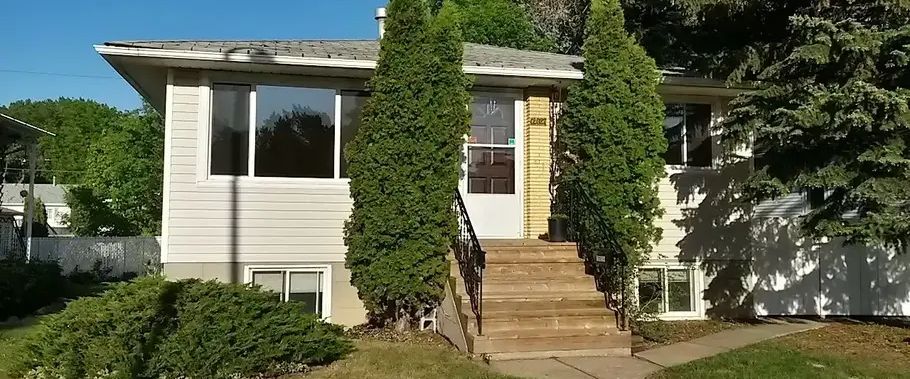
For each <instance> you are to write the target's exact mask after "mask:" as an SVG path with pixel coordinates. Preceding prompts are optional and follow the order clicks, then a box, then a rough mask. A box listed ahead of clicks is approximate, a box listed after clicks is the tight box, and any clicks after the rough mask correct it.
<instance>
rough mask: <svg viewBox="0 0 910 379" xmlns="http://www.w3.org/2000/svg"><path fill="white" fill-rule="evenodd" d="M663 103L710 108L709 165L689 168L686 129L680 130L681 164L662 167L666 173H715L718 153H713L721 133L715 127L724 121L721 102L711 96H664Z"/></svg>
mask: <svg viewBox="0 0 910 379" xmlns="http://www.w3.org/2000/svg"><path fill="white" fill-rule="evenodd" d="M663 103H664V104H665V105H666V104H701V105H710V106H711V123H710V125H709V126H708V127H709V128H710V130H709V132H710V133H711V164H710V165H709V166H689V165H687V164H686V161H687V160H688V155H689V150H688V146H687V143H686V129H687V128H686V127H683V128H682V135H681V136H680V138H682V140H681V142H682V157H681V158H682V162H683V164H681V165H669V164H668V165H664V166H665V168H666V170H667V171H673V172H684V171H694V172H697V171H715V170H717V168H718V164H719V162H718V158H719V155H720V154H719V152H718V151H715V147H716V145H717V143H716V142H717V141H718V138H720V135H721V133H720V132H719V131H717V130H716V128H715V127H716V126H717V125H718V124H720V122H722V121H723V119H724V113H723V100H722V99H721V98H719V97H712V96H685V95H668V96H664V98H663Z"/></svg>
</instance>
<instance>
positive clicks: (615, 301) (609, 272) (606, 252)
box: [560, 182, 629, 330]
mask: <svg viewBox="0 0 910 379" xmlns="http://www.w3.org/2000/svg"><path fill="white" fill-rule="evenodd" d="M563 185H564V186H566V188H564V191H560V192H562V194H561V195H562V196H564V198H563V200H564V201H563V206H562V207H561V208H562V209H563V211H564V212H565V213H566V216H568V221H569V231H568V232H569V240H571V241H573V242H576V243H577V244H578V254H579V257H581V258H583V259H584V260H585V267H586V268H587V269H588V270H590V271H593V274H594V277H595V281H596V283H597V290H598V291H601V292H603V293H604V294H605V295H606V298H607V306H608V307H609V308H610V309H612V310H613V311H615V312H616V315H617V322H618V326H619V328H620V330H626V329H627V328H628V325H629V324H628V314H627V312H626V308H627V305H628V304H627V303H626V301H627V299H626V293H627V291H628V288H627V286H626V284H627V275H628V273H629V272H628V270H629V267H628V256H627V255H626V251H625V249H624V247H623V245H622V244H621V243H620V242H619V240H617V238H616V234H615V232H614V231H613V226H612V223H611V222H610V220H609V219H608V218H607V216H606V215H605V214H604V213H603V207H602V206H601V205H600V203H599V202H598V201H597V200H596V199H595V197H594V196H593V195H592V194H591V193H590V192H589V190H588V189H587V187H585V186H584V185H583V184H581V183H578V182H569V183H565V184H563Z"/></svg>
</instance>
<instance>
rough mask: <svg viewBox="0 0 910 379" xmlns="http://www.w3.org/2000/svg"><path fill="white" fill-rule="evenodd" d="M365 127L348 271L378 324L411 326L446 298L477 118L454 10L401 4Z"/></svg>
mask: <svg viewBox="0 0 910 379" xmlns="http://www.w3.org/2000/svg"><path fill="white" fill-rule="evenodd" d="M388 14H389V18H388V19H387V20H386V32H385V35H384V37H383V39H382V41H381V43H380V55H379V62H378V64H377V67H376V72H375V74H374V76H373V78H372V79H371V80H370V81H369V88H370V91H371V97H370V99H369V100H368V101H367V103H366V105H365V107H364V111H363V115H362V126H361V127H360V129H359V130H358V134H357V135H356V136H355V138H354V140H353V142H352V143H350V144H349V145H348V147H347V148H346V151H345V154H346V156H347V158H348V161H349V162H350V167H349V170H348V173H349V174H350V178H351V197H352V199H353V201H354V208H353V212H352V214H351V217H350V219H349V220H348V222H347V224H346V225H345V242H346V244H347V246H348V253H347V256H346V267H348V268H349V269H350V270H351V283H352V284H353V285H354V286H355V287H356V288H357V289H358V293H359V296H360V298H361V300H363V302H364V304H365V306H366V308H367V310H368V311H369V313H370V317H371V319H372V321H373V322H375V323H378V324H391V323H394V324H395V325H396V326H397V327H398V328H399V329H404V328H407V327H409V326H410V324H411V323H412V322H413V320H414V318H415V317H417V316H419V315H420V314H421V313H422V312H423V311H424V310H425V309H426V308H427V307H434V306H436V305H437V304H438V303H439V301H440V300H441V299H442V297H443V286H444V283H445V280H446V278H447V275H448V270H449V264H448V263H447V261H446V254H447V252H448V248H449V246H450V244H451V242H452V239H453V237H454V233H455V231H456V229H455V225H456V221H455V215H454V213H453V212H452V201H453V193H454V191H455V189H456V188H457V185H458V175H459V164H460V157H461V146H462V144H463V136H464V134H465V133H466V132H467V125H468V120H469V114H468V108H467V105H468V100H469V97H468V94H467V79H466V77H465V76H464V74H463V72H462V49H463V47H462V42H461V39H460V35H459V32H458V28H457V24H456V23H455V19H454V17H453V15H452V12H451V11H450V10H449V9H448V8H447V7H445V6H444V7H443V9H442V10H440V13H439V15H438V16H437V17H435V18H434V17H431V16H430V13H429V8H428V7H427V4H426V3H425V1H423V0H392V1H391V2H390V4H389V7H388Z"/></svg>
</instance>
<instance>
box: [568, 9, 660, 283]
mask: <svg viewBox="0 0 910 379" xmlns="http://www.w3.org/2000/svg"><path fill="white" fill-rule="evenodd" d="M586 34H587V36H586V38H585V42H584V46H583V49H582V50H583V56H584V58H585V63H584V79H583V80H581V81H579V82H577V83H576V84H573V85H572V86H571V87H570V88H569V92H568V98H567V102H566V113H565V114H564V115H563V116H562V118H561V119H560V121H559V124H558V125H557V128H558V129H557V133H556V134H557V137H558V140H557V145H556V148H557V151H558V153H559V157H558V159H557V164H558V165H559V166H558V167H559V171H560V175H559V178H558V194H557V196H558V199H559V200H558V201H560V202H562V203H563V204H562V205H560V204H557V205H558V207H564V206H567V205H569V204H565V202H566V201H568V199H567V196H566V195H565V193H566V191H567V190H570V188H571V187H572V186H575V185H578V186H582V187H583V188H585V189H587V191H588V193H590V194H591V195H592V197H593V198H594V200H595V201H596V202H597V203H598V204H599V205H600V206H601V207H602V209H599V211H601V212H602V213H603V215H604V216H605V217H606V219H607V220H609V222H610V223H611V225H610V228H611V230H612V232H613V234H614V235H615V236H616V238H617V239H618V241H619V242H620V244H621V245H622V246H623V247H624V250H625V252H626V254H627V258H628V262H629V265H630V266H632V267H634V266H635V265H636V264H638V263H639V262H640V261H641V259H642V257H644V256H647V254H648V253H649V252H650V251H651V249H652V243H655V242H657V241H659V239H660V236H661V229H660V228H658V227H656V226H654V221H655V219H657V218H658V217H660V216H661V215H662V213H663V211H662V209H661V208H660V203H659V200H658V197H657V185H658V180H659V179H660V178H661V177H663V175H664V160H663V154H664V152H665V151H666V149H667V141H666V138H665V137H664V135H663V112H664V106H663V103H662V101H661V98H660V96H659V95H658V93H657V86H658V83H659V80H660V78H659V74H658V72H657V68H656V66H655V63H654V60H652V59H651V58H649V57H648V55H647V54H646V53H645V51H644V49H642V47H641V46H639V45H638V44H637V43H636V42H635V40H634V39H633V38H632V37H631V36H630V35H629V34H628V33H627V32H626V31H625V30H624V29H623V13H622V9H621V7H620V5H619V1H618V0H595V1H593V4H592V9H591V15H590V19H589V20H588V23H587V31H586ZM604 238H605V236H600V238H599V240H603V239H604ZM618 275H619V273H615V275H613V276H614V277H612V278H610V279H614V280H615V279H618V277H616V276H618ZM614 290H617V289H616V288H615V287H614Z"/></svg>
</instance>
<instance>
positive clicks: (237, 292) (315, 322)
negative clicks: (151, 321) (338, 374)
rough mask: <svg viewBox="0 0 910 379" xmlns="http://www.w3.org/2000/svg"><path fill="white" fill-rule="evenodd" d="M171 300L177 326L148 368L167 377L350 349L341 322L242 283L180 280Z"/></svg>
mask: <svg viewBox="0 0 910 379" xmlns="http://www.w3.org/2000/svg"><path fill="white" fill-rule="evenodd" d="M182 285H183V286H184V288H182V289H181V291H179V293H178V294H177V297H176V301H175V302H174V305H173V307H174V309H175V310H176V317H177V323H178V325H177V328H176V329H175V330H173V331H170V332H169V335H168V336H167V338H166V339H165V340H164V341H163V342H162V343H161V344H160V345H158V346H157V351H156V352H155V355H154V357H153V358H152V360H151V361H150V362H149V368H150V370H151V372H154V373H156V374H157V375H163V376H164V377H166V378H176V377H180V376H186V377H190V378H223V377H229V376H230V375H231V374H232V373H243V374H246V375H248V374H250V373H256V372H266V371H269V370H270V369H277V368H278V367H277V364H278V363H282V362H293V363H300V364H305V365H315V364H323V363H328V362H331V361H333V360H335V359H338V358H339V357H341V356H343V355H344V354H346V353H347V352H348V351H349V350H350V345H349V344H348V343H346V342H345V341H343V340H341V339H339V337H338V336H339V335H340V334H341V333H342V330H341V328H339V327H335V326H333V325H331V324H325V323H323V322H321V321H319V319H318V318H317V316H315V315H307V314H306V312H305V311H304V308H303V306H302V304H301V303H293V302H289V303H281V302H277V301H275V297H274V296H273V295H272V294H269V293H264V292H259V291H250V290H249V289H248V288H246V287H245V286H243V285H237V284H220V283H216V282H184V283H182Z"/></svg>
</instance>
